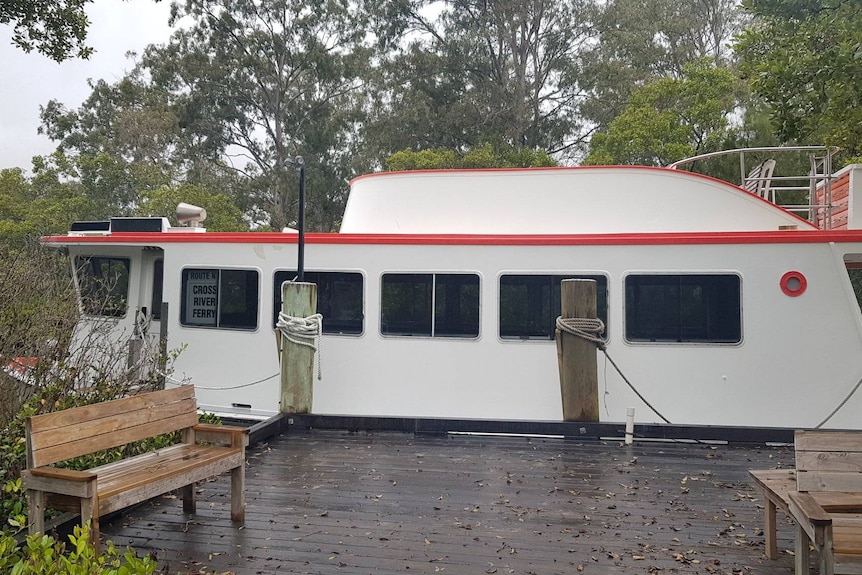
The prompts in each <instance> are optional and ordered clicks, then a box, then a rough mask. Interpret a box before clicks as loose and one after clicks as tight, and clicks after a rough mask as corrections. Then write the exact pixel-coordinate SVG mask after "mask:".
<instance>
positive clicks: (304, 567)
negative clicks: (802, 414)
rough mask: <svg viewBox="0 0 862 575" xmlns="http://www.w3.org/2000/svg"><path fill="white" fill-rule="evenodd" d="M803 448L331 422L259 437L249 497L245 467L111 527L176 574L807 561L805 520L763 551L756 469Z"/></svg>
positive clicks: (736, 567) (715, 570)
mask: <svg viewBox="0 0 862 575" xmlns="http://www.w3.org/2000/svg"><path fill="white" fill-rule="evenodd" d="M792 464H793V452H792V449H789V448H769V447H760V448H757V447H750V446H749V447H734V446H726V445H722V446H709V445H704V444H682V443H637V444H635V445H634V446H628V447H627V446H623V445H621V444H620V442H616V441H575V440H563V439H544V438H535V437H534V438H524V437H486V436H465V435H450V436H422V435H418V436H414V435H412V434H405V433H392V432H383V433H374V434H366V433H352V434H351V433H348V432H342V431H316V432H312V433H299V434H293V433H291V434H288V435H281V436H278V437H275V438H271V439H270V440H269V442H268V443H264V444H259V445H256V446H253V447H251V448H250V449H249V451H248V468H247V487H246V495H247V510H246V522H245V526H244V527H243V528H241V529H238V528H237V527H235V526H233V525H232V524H231V522H230V485H229V483H230V481H229V476H227V475H226V476H222V477H220V478H218V479H215V480H213V481H210V482H207V483H206V484H203V485H202V486H201V487H200V492H199V496H198V497H199V499H198V512H197V514H196V515H193V516H187V515H185V514H184V513H183V511H182V502H181V501H180V500H178V499H173V498H170V497H165V498H159V499H155V500H152V501H150V502H149V503H146V504H144V505H142V506H139V507H137V508H135V509H132V510H129V511H128V512H127V513H126V514H124V515H122V516H119V517H116V518H115V519H114V520H113V521H110V522H109V521H105V522H103V537H104V538H105V539H110V540H112V541H114V542H115V543H116V544H117V545H119V546H126V545H130V546H132V547H133V548H134V549H136V550H138V551H139V552H149V551H151V552H155V553H156V555H157V558H158V561H159V564H160V568H161V569H164V572H165V573H185V572H192V573H198V572H206V573H213V572H217V573H236V574H246V573H249V574H258V573H276V572H278V573H315V574H329V573H333V574H334V573H350V574H360V573H361V574H379V573H393V574H394V573H398V574H403V573H452V574H466V575H472V574H482V573H500V574H509V573H512V574H524V575H527V574H538V575H550V574H557V573H560V574H563V573H565V574H571V573H579V572H582V573H587V574H589V573H595V574H600V573H659V574H666V573H667V574H670V573H705V574H719V573H726V574H747V573H752V574H755V573H758V574H760V573H762V574H773V573H792V572H793V556H792V555H791V553H790V550H792V549H793V541H792V536H793V528H792V527H791V526H790V525H789V524H785V522H786V519H785V518H784V517H783V516H782V517H780V518H779V533H778V537H779V539H778V543H779V558H778V559H777V560H776V561H769V560H767V559H766V558H765V556H764V543H763V532H762V528H763V525H762V522H763V514H762V505H763V502H762V501H761V500H760V496H759V494H758V493H756V492H755V490H754V488H753V486H752V484H751V480H750V478H749V477H748V475H747V471H748V469H751V468H764V469H765V468H771V467H777V466H784V467H787V466H792Z"/></svg>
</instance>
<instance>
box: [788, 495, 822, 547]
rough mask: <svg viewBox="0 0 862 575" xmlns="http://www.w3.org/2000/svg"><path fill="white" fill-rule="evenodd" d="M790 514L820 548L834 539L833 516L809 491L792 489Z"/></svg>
mask: <svg viewBox="0 0 862 575" xmlns="http://www.w3.org/2000/svg"><path fill="white" fill-rule="evenodd" d="M788 497H789V499H790V514H791V515H793V518H794V519H795V520H796V523H797V525H799V526H800V527H801V528H802V529H804V530H805V532H806V533H807V534H808V537H809V538H810V539H811V541H812V543H814V544H815V545H816V546H817V547H818V548H820V547H822V546H823V544H824V542H825V541H828V540H831V539H832V533H831V532H832V516H830V515H829V513H827V512H826V511H825V510H824V509H823V507H821V506H820V504H819V503H818V502H817V500H816V499H814V497H813V496H812V495H811V494H810V493H808V492H807V491H791V492H790V493H789V494H788Z"/></svg>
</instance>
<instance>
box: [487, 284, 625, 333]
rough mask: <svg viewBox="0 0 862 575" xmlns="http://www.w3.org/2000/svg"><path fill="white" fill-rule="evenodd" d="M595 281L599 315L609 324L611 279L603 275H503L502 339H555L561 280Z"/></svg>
mask: <svg viewBox="0 0 862 575" xmlns="http://www.w3.org/2000/svg"><path fill="white" fill-rule="evenodd" d="M565 279H589V280H595V282H596V315H597V316H598V318H599V319H601V320H602V321H603V322H604V323H605V325H607V323H608V279H607V278H606V277H605V276H601V275H514V274H512V275H503V276H500V338H501V339H548V340H552V339H554V332H555V330H556V323H557V318H558V317H559V316H560V282H562V281H563V280H565Z"/></svg>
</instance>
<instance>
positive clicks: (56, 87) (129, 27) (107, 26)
mask: <svg viewBox="0 0 862 575" xmlns="http://www.w3.org/2000/svg"><path fill="white" fill-rule="evenodd" d="M169 13H170V0H162V1H161V2H158V3H156V2H154V1H153V0H125V1H121V0H94V2H93V3H92V4H89V5H88V8H87V14H88V16H89V18H90V27H89V31H88V34H87V44H88V45H89V46H92V47H93V48H94V49H95V50H96V52H95V54H93V55H92V56H91V57H90V59H89V60H70V61H66V62H63V63H62V64H57V63H56V62H54V61H53V60H50V59H48V58H46V57H45V56H42V55H41V54H38V53H36V52H31V53H29V54H25V53H24V52H22V51H21V50H20V49H18V48H16V47H14V46H13V45H12V43H11V38H12V28H11V27H9V26H4V25H0V169H3V168H12V167H20V168H24V169H25V170H27V171H28V172H29V169H30V167H31V162H30V159H31V158H32V157H33V156H38V155H43V154H50V153H51V152H53V151H54V148H55V145H54V143H53V142H51V141H50V140H49V139H48V138H46V137H44V136H40V135H38V134H37V133H36V130H37V128H38V127H39V106H44V105H45V104H47V103H48V101H49V100H59V101H60V102H62V103H64V104H65V105H66V106H67V107H68V108H70V109H74V108H77V107H78V106H79V105H80V104H81V102H83V101H84V100H85V99H86V98H87V96H89V95H90V92H91V90H90V89H89V87H88V86H87V79H88V78H92V79H93V80H98V79H104V80H106V81H108V82H115V81H117V80H119V79H120V78H122V77H123V76H124V75H125V72H126V71H127V70H131V68H132V67H133V63H132V61H130V60H129V59H128V58H126V55H125V54H126V52H128V51H130V50H132V51H136V52H138V53H140V52H141V51H143V48H144V47H146V46H147V45H149V44H163V43H165V42H166V41H167V40H168V38H169V37H170V33H171V29H170V28H169V27H168V15H169Z"/></svg>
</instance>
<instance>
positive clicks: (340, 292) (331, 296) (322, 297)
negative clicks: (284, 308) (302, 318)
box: [272, 271, 364, 335]
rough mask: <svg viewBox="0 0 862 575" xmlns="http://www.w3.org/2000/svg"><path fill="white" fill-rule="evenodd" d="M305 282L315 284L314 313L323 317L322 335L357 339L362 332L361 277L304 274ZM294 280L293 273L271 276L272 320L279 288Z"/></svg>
mask: <svg viewBox="0 0 862 575" xmlns="http://www.w3.org/2000/svg"><path fill="white" fill-rule="evenodd" d="M304 275H305V281H307V282H309V283H314V284H317V313H319V314H321V315H322V316H323V326H322V328H323V333H326V334H349V335H358V334H361V333H362V330H363V321H362V320H363V313H362V301H363V300H362V293H363V288H364V286H363V279H362V274H359V273H348V272H305V274H304ZM295 277H296V272H294V271H280V272H275V275H274V276H273V294H274V302H273V310H274V313H273V319H272V326H273V327H275V324H276V322H278V312H280V311H281V305H282V301H281V284H283V283H284V282H286V281H291V280H293V279H294V278H295Z"/></svg>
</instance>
